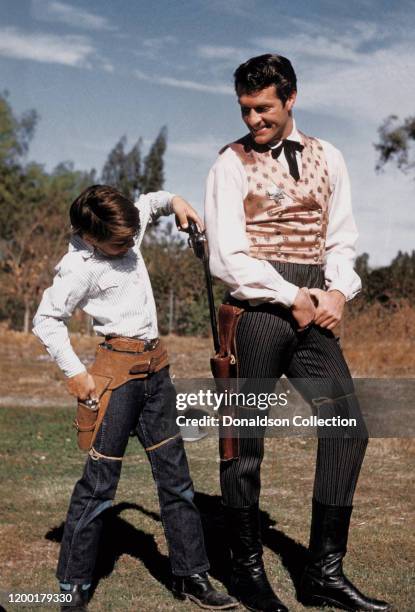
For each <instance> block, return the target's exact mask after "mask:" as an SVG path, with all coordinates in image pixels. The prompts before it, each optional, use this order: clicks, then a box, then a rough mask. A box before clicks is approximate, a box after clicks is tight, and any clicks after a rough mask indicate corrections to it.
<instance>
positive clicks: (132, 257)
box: [33, 191, 174, 376]
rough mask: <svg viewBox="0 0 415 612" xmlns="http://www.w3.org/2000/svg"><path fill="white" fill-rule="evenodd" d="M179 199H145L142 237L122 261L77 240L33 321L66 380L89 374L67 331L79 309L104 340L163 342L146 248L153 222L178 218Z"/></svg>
mask: <svg viewBox="0 0 415 612" xmlns="http://www.w3.org/2000/svg"><path fill="white" fill-rule="evenodd" d="M173 197H174V195H173V194H171V193H169V192H167V191H158V192H155V193H149V194H146V195H142V196H140V198H139V199H138V201H137V202H136V203H135V205H136V206H137V208H138V209H139V211H140V232H139V234H138V236H137V238H136V239H135V242H134V246H133V247H132V248H131V249H130V250H129V251H128V253H127V254H126V255H124V256H122V257H117V258H113V259H110V258H108V257H105V256H104V255H102V254H100V253H99V252H98V251H97V250H96V249H94V248H93V247H92V246H90V245H89V244H87V243H86V242H84V240H82V238H80V237H79V236H77V235H75V236H73V237H72V239H71V241H70V243H69V249H68V252H67V253H66V255H65V256H64V257H63V258H62V259H61V261H60V262H59V263H58V265H57V266H56V268H55V271H56V272H57V274H56V276H55V278H54V280H53V284H52V286H51V287H49V289H46V291H45V292H44V294H43V298H42V301H41V303H40V305H39V308H38V310H37V313H36V315H35V317H34V319H33V325H34V327H33V333H34V334H35V335H36V336H37V337H38V338H39V339H40V341H41V342H42V343H43V344H44V345H45V347H46V349H47V351H48V353H49V354H50V355H51V357H53V359H54V360H55V361H56V363H57V364H58V366H59V367H60V368H61V369H62V370H63V372H64V374H65V375H66V376H75V375H76V374H79V373H81V372H83V371H85V366H84V365H83V363H82V362H81V361H80V359H79V358H78V356H77V355H76V353H75V352H74V350H73V348H72V346H71V343H70V340H69V334H68V330H67V327H66V321H68V319H69V318H70V317H71V315H72V313H73V311H74V310H75V308H76V307H79V308H81V309H82V310H83V311H84V312H86V313H87V314H89V315H90V316H91V317H92V318H93V328H94V330H95V331H96V333H97V334H99V335H103V336H105V335H107V334H116V335H120V336H128V337H133V336H134V337H138V338H143V339H152V338H156V337H157V336H158V329H157V313H156V305H155V302H154V297H153V291H152V288H151V283H150V279H149V276H148V272H147V268H146V265H145V263H144V260H143V258H142V255H141V253H140V245H141V242H142V239H143V235H144V231H145V229H146V226H147V224H148V223H149V221H150V219H156V218H157V217H159V216H161V215H169V214H171V213H172V212H173V211H172V206H171V201H172V199H173Z"/></svg>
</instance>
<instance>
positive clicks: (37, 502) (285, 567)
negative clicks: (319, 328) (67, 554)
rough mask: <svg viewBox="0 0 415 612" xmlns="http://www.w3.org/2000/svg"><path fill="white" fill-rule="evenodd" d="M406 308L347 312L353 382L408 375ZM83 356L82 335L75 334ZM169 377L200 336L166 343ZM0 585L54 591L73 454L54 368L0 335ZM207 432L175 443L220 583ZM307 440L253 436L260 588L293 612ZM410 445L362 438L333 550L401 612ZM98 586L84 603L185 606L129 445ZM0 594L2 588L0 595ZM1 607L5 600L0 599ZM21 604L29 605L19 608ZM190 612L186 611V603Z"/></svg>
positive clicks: (222, 573) (408, 579) (306, 505)
mask: <svg viewBox="0 0 415 612" xmlns="http://www.w3.org/2000/svg"><path fill="white" fill-rule="evenodd" d="M414 323H415V315H414V312H413V311H411V310H407V311H399V312H397V313H395V314H394V315H393V316H390V318H389V319H387V320H385V316H384V313H382V312H381V311H376V310H373V312H371V313H369V314H365V315H363V316H362V317H360V318H359V319H358V320H350V319H346V322H345V325H344V328H343V340H342V344H343V347H344V350H345V353H346V355H347V357H348V361H349V363H350V365H351V369H352V371H353V373H354V374H355V375H360V376H364V375H366V376H384V377H387V376H390V377H397V376H406V377H413V376H414V375H415V357H414V351H413V343H414V337H413V334H414V333H415V332H414V330H415V324H414ZM73 341H74V344H75V347H76V349H77V351H78V353H79V354H80V355H81V356H82V358H83V359H84V360H86V361H88V360H91V359H92V357H93V354H94V347H95V345H96V343H97V341H96V339H94V338H82V337H74V339H73ZM167 343H168V346H169V351H170V354H171V356H172V364H173V366H172V371H173V374H174V375H176V376H177V377H178V378H182V377H204V376H208V375H209V367H208V358H209V354H210V343H209V340H207V339H186V338H175V337H171V338H167ZM0 368H1V370H2V377H1V380H0V396H1V398H2V399H1V408H0V496H1V503H0V542H1V546H0V592H1V591H3V592H5V591H7V592H9V591H12V592H26V593H27V592H32V593H34V592H53V591H55V590H56V582H55V579H54V571H55V566H56V560H57V555H58V550H59V543H60V540H61V537H62V527H63V521H64V518H65V513H66V509H67V505H68V501H69V496H70V493H71V490H72V487H73V484H74V482H75V480H76V479H77V478H78V477H79V475H80V472H81V469H82V465H83V461H84V456H83V455H82V454H81V453H80V452H79V451H78V450H77V449H76V443H75V436H74V433H73V430H72V428H71V420H72V416H73V411H74V407H73V402H72V401H71V400H70V399H68V397H67V396H66V395H65V391H64V385H63V383H62V380H61V376H60V374H59V373H58V371H57V369H56V368H55V366H54V365H53V364H52V363H51V362H50V361H48V360H47V359H45V354H44V352H43V350H42V349H41V348H40V347H39V346H38V345H37V343H36V341H35V339H33V338H31V337H30V336H29V337H28V336H24V335H23V334H18V333H15V332H8V331H5V330H3V331H0ZM216 444H217V442H216V440H214V439H211V438H209V439H205V440H203V441H201V442H200V443H197V444H188V445H187V451H188V457H189V461H190V466H191V471H192V475H193V479H194V482H195V487H196V490H197V492H198V494H197V503H198V505H199V507H200V509H201V512H202V516H203V521H204V527H205V531H206V541H207V544H208V550H209V557H210V559H211V564H212V575H213V576H214V577H215V579H217V580H218V582H217V584H218V585H221V584H225V585H226V583H227V580H228V571H229V563H228V560H227V557H226V554H225V552H224V546H223V542H224V539H225V534H224V532H223V523H222V519H221V512H220V498H219V496H218V494H219V483H218V464H217V453H216ZM314 456H315V441H314V440H312V439H298V438H296V439H294V438H291V439H273V440H267V441H266V458H265V462H264V467H263V473H262V482H263V488H262V496H261V510H262V522H263V529H264V533H263V539H264V544H265V561H266V564H267V568H268V571H269V576H270V578H271V581H272V583H273V584H274V586H275V587H276V588H277V591H278V593H279V594H280V596H281V598H282V599H283V600H284V601H285V603H286V604H287V605H288V606H289V608H290V610H291V611H292V612H296V611H300V610H302V609H303V607H302V606H301V605H300V604H299V603H298V602H297V600H296V597H295V585H296V584H297V583H298V576H299V567H301V564H302V562H303V560H304V554H305V545H306V543H307V540H308V524H309V517H310V505H311V491H312V481H313V469H314ZM414 459H415V448H414V443H413V441H409V440H405V439H403V440H402V439H401V440H393V439H391V440H380V439H376V440H375V439H373V440H371V442H370V444H369V448H368V452H367V456H366V459H365V463H364V467H363V471H362V474H361V478H360V480H359V486H358V490H357V493H356V497H355V511H354V513H353V519H352V529H351V534H350V542H349V554H348V555H347V558H346V563H345V566H346V570H347V572H348V575H349V576H350V577H351V578H352V579H353V580H354V581H355V582H356V583H357V584H358V585H359V586H361V587H364V589H365V590H366V591H367V592H368V593H369V594H372V595H375V596H377V597H384V598H386V599H389V600H391V601H393V602H394V604H395V609H396V610H397V611H399V612H412V611H413V610H414V604H413V601H414V595H415V592H414V582H415V581H414V578H415V576H414V561H415V559H414V550H415V542H414V539H415V538H414V529H413V524H414V513H413V510H414V499H413V488H411V484H412V482H413V466H414ZM98 577H99V579H98V583H97V585H96V589H95V592H94V597H93V599H92V602H91V604H90V607H91V610H96V611H107V610H114V611H115V610H116V611H118V610H120V611H122V610H126V611H127V610H128V611H134V612H136V611H138V612H150V611H151V612H152V611H153V610H156V609H157V610H173V611H177V612H181V611H183V612H185V611H187V610H191V609H192V608H193V607H192V605H190V604H189V603H188V602H185V603H182V602H177V601H175V600H173V599H172V597H171V595H170V593H169V591H168V589H167V588H166V584H167V582H168V560H167V551H166V544H165V540H164V536H163V531H162V527H161V523H160V518H159V514H158V503H157V498H156V495H155V491H154V487H153V483H152V480H151V476H150V470H149V467H148V465H147V459H146V456H145V454H144V453H143V451H142V450H141V448H140V447H139V446H138V444H137V443H136V441H135V440H131V442H130V444H129V448H128V454H127V457H126V459H125V461H124V466H123V474H122V478H121V481H120V486H119V489H118V492H117V497H116V500H115V503H114V507H113V509H112V510H110V511H109V512H108V513H107V517H106V528H105V537H104V541H103V546H102V549H101V551H100V557H99V567H98ZM0 597H1V596H0ZM0 603H2V604H3V605H4V606H5V607H6V609H9V606H8V605H7V603H5V602H4V601H2V600H1V598H0ZM26 609H30V606H29V607H28V608H26ZM193 609H194V608H193Z"/></svg>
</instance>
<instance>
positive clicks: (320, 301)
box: [309, 288, 346, 329]
mask: <svg viewBox="0 0 415 612" xmlns="http://www.w3.org/2000/svg"><path fill="white" fill-rule="evenodd" d="M309 291H310V295H311V297H312V299H313V300H314V301H315V304H316V316H315V319H314V323H315V324H316V325H319V326H320V327H325V328H327V329H333V327H336V325H337V324H338V323H340V321H341V318H342V316H343V309H344V305H345V303H346V298H345V296H344V295H343V293H341V291H337V289H333V291H323V290H322V289H314V288H313V289H310V290H309Z"/></svg>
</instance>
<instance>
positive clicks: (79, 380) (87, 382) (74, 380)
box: [66, 371, 98, 400]
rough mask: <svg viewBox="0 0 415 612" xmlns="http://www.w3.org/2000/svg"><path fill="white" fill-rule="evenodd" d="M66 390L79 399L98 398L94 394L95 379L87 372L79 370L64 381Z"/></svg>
mask: <svg viewBox="0 0 415 612" xmlns="http://www.w3.org/2000/svg"><path fill="white" fill-rule="evenodd" d="M66 389H67V391H68V392H69V393H70V394H71V395H73V396H75V397H77V398H78V399H80V400H86V399H89V398H90V399H98V398H97V396H96V388H95V381H94V379H93V377H92V376H91V374H88V372H86V371H85V372H81V373H80V374H76V376H71V377H70V378H68V379H67V381H66Z"/></svg>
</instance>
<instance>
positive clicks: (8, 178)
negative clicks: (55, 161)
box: [0, 93, 39, 240]
mask: <svg viewBox="0 0 415 612" xmlns="http://www.w3.org/2000/svg"><path fill="white" fill-rule="evenodd" d="M37 119H38V116H37V113H36V112H35V111H33V110H31V111H28V112H27V113H24V114H23V115H22V116H21V117H20V118H19V117H16V116H15V115H14V114H13V111H12V108H11V106H10V104H9V101H8V96H7V93H3V94H0V240H1V239H3V240H7V239H10V238H11V236H12V235H13V232H14V231H15V229H16V228H17V227H18V225H19V223H20V220H21V216H22V212H23V210H24V207H25V206H26V205H28V204H29V203H31V200H30V198H29V197H27V196H28V195H29V193H30V195H31V196H32V195H33V188H34V182H36V179H37V178H38V177H39V173H38V171H37V170H36V172H35V174H36V178H35V176H34V174H33V173H29V176H26V172H25V162H26V154H27V152H28V147H29V144H30V141H31V139H32V137H33V134H34V130H35V127H36V123H37Z"/></svg>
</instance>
